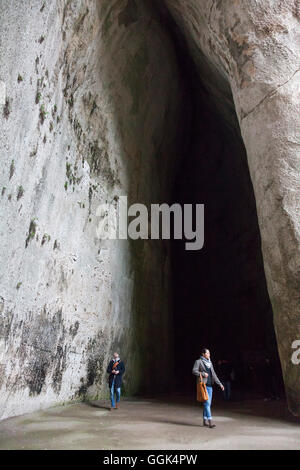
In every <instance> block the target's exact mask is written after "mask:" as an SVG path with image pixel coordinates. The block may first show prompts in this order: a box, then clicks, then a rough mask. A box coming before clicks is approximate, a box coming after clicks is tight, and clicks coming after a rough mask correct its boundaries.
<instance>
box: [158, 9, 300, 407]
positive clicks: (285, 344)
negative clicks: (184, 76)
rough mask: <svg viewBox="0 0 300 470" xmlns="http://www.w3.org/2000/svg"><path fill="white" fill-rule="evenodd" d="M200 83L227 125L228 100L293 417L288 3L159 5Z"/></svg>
mask: <svg viewBox="0 0 300 470" xmlns="http://www.w3.org/2000/svg"><path fill="white" fill-rule="evenodd" d="M165 4H166V6H167V7H168V9H169V11H170V12H171V14H172V15H173V17H174V19H175V21H176V23H177V24H178V26H179V29H180V30H181V31H182V32H183V33H184V35H185V37H186V40H187V42H188V44H189V49H190V51H191V54H192V56H193V57H194V59H195V62H196V63H197V66H198V69H199V72H200V75H201V79H202V83H203V84H204V86H205V87H206V89H207V90H208V91H209V92H210V94H211V97H212V99H213V100H214V101H215V103H216V105H217V106H218V107H219V110H220V113H221V114H222V115H223V116H225V118H226V119H227V121H228V123H230V120H231V115H232V99H231V96H230V95H231V93H232V97H233V102H234V107H235V111H236V114H237V118H238V122H239V126H240V129H241V134H242V137H243V140H244V143H245V147H246V151H247V158H248V165H249V170H250V175H251V179H252V183H253V187H254V193H255V199H256V206H257V214H258V221H259V227H260V232H261V238H262V252H263V260H264V268H265V274H266V279H267V285H268V291H269V295H270V299H271V302H272V307H273V314H274V325H275V331H276V335H277V342H278V350H279V354H280V359H281V365H282V371H283V379H284V382H285V388H286V393H287V399H288V404H289V408H290V410H291V411H292V412H293V413H294V414H299V413H300V394H299V390H300V367H299V365H296V364H293V363H292V362H291V356H292V352H293V349H292V343H293V341H295V340H297V339H300V299H299V291H300V281H299V273H300V250H299V244H300V225H299V221H300V218H299V215H300V213H299V208H300V166H299V131H300V121H299V104H300V95H299V90H300V25H299V21H300V6H299V2H298V1H296V0H286V1H281V0H264V1H249V2H246V1H240V0H228V1H216V0H210V1H205V2H199V1H198V0H165Z"/></svg>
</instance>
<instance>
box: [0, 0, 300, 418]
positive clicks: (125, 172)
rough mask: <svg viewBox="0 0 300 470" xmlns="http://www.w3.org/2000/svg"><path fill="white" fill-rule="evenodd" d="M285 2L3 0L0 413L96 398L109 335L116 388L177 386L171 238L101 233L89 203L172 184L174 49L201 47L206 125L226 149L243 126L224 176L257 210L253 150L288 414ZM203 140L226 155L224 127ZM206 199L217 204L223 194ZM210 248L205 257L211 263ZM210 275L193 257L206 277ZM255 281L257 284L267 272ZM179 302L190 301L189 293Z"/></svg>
mask: <svg viewBox="0 0 300 470" xmlns="http://www.w3.org/2000/svg"><path fill="white" fill-rule="evenodd" d="M25 3H26V4H25ZM296 5H297V2H296V1H295V2H293V1H291V0H286V1H284V2H282V1H279V0H278V1H274V0H264V1H261V2H240V1H233V0H228V1H226V2H219V1H205V2H204V1H203V2H200V1H199V0H164V2H162V1H158V2H156V1H154V0H153V1H149V0H74V1H73V0H72V1H69V0H64V1H61V0H55V1H52V2H43V1H42V0H30V1H28V2H19V1H17V0H10V1H9V0H3V1H2V2H1V5H0V18H2V19H4V21H2V20H1V24H0V60H1V63H0V65H1V67H0V104H1V117H0V119H1V131H0V151H1V172H0V179H1V181H0V184H1V186H0V192H1V194H0V198H1V229H0V247H1V274H0V275H1V277H0V368H1V374H0V396H1V400H0V416H1V418H6V417H8V416H12V415H16V414H21V413H25V412H28V411H32V410H35V409H38V408H41V407H47V406H50V405H53V404H57V403H61V402H67V401H71V400H76V399H84V398H89V397H96V396H99V397H107V398H108V390H107V383H106V367H107V363H108V361H109V359H110V357H111V354H112V352H113V351H114V350H118V351H119V352H120V354H121V356H122V357H123V358H124V360H125V361H126V369H127V374H126V375H125V377H124V388H123V392H124V393H128V394H133V393H143V392H145V391H146V392H154V391H166V390H169V389H171V390H172V387H173V385H172V384H173V379H174V377H176V374H177V373H178V370H177V369H176V364H175V362H174V356H173V352H174V348H175V347H176V348H178V350H179V349H180V348H181V343H180V342H177V344H176V345H174V344H173V342H174V333H173V326H174V325H173V320H172V312H173V308H172V299H174V295H173V293H172V290H171V253H170V245H169V243H168V242H167V241H165V240H163V241H159V240H137V241H133V240H99V238H98V237H97V227H98V223H99V217H98V216H97V208H98V206H99V204H103V203H108V204H113V205H116V204H117V201H118V198H119V197H120V196H121V195H127V196H128V202H129V204H131V203H134V202H142V203H144V204H147V205H149V204H151V203H161V202H168V201H169V200H170V198H171V190H172V187H173V183H174V179H175V175H176V170H177V169H178V168H179V162H180V161H182V159H183V158H182V157H183V156H184V158H185V157H188V155H187V154H184V152H186V150H185V151H184V149H185V148H187V136H190V138H191V139H193V135H192V134H191V133H189V132H188V126H189V123H190V116H189V110H191V109H192V106H193V104H192V103H191V101H192V100H191V96H192V95H191V93H190V90H189V83H187V81H186V80H187V79H186V77H185V78H184V77H183V75H184V74H183V68H184V63H185V61H184V60H185V58H184V56H185V55H186V56H188V57H191V58H192V59H193V61H194V62H195V64H196V68H197V73H198V76H199V87H200V86H201V90H202V92H201V93H203V96H204V95H205V97H206V98H205V99H204V98H203V103H204V101H205V100H207V102H208V103H209V105H207V106H208V107H207V108H206V110H207V111H206V112H208V113H210V111H209V109H210V107H211V109H212V110H213V111H212V112H211V113H210V118H209V119H207V129H209V132H210V133H211V140H212V141H213V139H214V135H215V130H214V126H215V125H216V124H215V119H214V114H213V113H215V115H216V116H218V119H220V122H222V123H223V124H222V126H223V125H224V129H226V128H227V129H228V133H227V137H226V138H225V137H224V139H225V140H226V139H227V141H230V140H232V141H233V142H234V139H237V140H236V143H233V144H232V147H230V145H229V147H227V150H226V152H227V153H226V155H228V157H230V148H232V149H233V153H234V155H235V156H237V157H238V155H239V153H243V151H244V150H243V149H242V150H241V145H240V144H241V142H242V141H241V137H242V139H243V143H244V144H245V148H246V152H247V161H246V160H245V159H244V163H243V164H242V165H241V167H239V164H238V163H237V160H236V159H234V158H233V159H232V161H233V164H234V165H235V174H236V178H234V177H232V176H229V177H228V179H227V181H228V182H232V184H233V185H234V187H235V190H236V194H238V192H239V191H240V193H241V194H242V197H241V199H242V200H243V201H247V198H248V199H249V201H250V203H249V207H248V209H247V211H249V220H250V223H251V224H252V223H253V224H255V223H256V218H255V217H256V215H255V216H253V212H254V213H255V207H254V206H255V204H253V202H254V199H251V197H253V195H252V196H251V197H250V196H249V195H250V193H251V191H252V186H251V184H249V182H250V179H249V178H248V175H246V170H247V162H248V166H249V172H250V177H251V181H252V184H253V189H254V195H255V201H256V208H257V215H258V224H259V229H260V234H261V243H262V254H263V266H264V270H265V274H266V279H267V286H268V292H269V295H270V299H271V302H272V307H273V312H274V325H275V330H276V335H277V341H278V350H279V354H280V359H281V365H282V371H283V378H284V382H285V387H286V392H287V397H288V403H289V408H290V410H291V411H292V412H293V413H294V414H299V413H300V398H299V396H300V394H299V389H300V368H299V367H300V366H297V365H295V364H293V363H292V362H291V356H292V352H293V350H292V348H291V346H292V343H293V341H294V340H296V339H300V300H299V271H300V253H299V220H300V219H299V198H300V194H299V191H300V190H299V188H300V185H299V180H300V177H299V175H300V171H299V170H300V167H299V161H298V160H299V158H297V157H298V155H299V150H298V149H299V112H298V111H299V101H300V98H299V76H300V72H299V67H300V57H299V50H300V44H299V41H300V39H299V11H298V9H297V6H296ZM163 6H165V8H162V7H163ZM168 15H171V17H172V18H173V20H174V21H175V23H176V25H177V28H175V27H174V25H173V23H172V25H171V20H170V18H169V17H168ZM179 37H180V38H181V39H179ZM182 38H184V40H185V41H186V44H184V45H183V42H182V41H183V39H182ZM179 46H180V51H179ZM185 47H186V49H185ZM200 84H201V85H200ZM200 95H201V94H200ZM200 95H199V96H198V97H197V100H195V103H197V104H196V106H199V107H201V100H202V98H201V96H200ZM195 103H194V106H195ZM198 103H199V105H198ZM199 119H200V121H201V119H202V118H201V116H200V118H199ZM200 121H199V122H200ZM195 132H196V133H197V129H195ZM201 132H202V134H200V133H199V135H198V137H197V139H198V140H197V139H195V142H194V143H193V146H194V151H195V152H196V154H197V152H198V151H199V152H200V150H201V152H203V153H204V154H205V152H206V149H207V148H208V147H207V146H206V143H205V139H201V136H202V135H205V133H206V128H205V126H204V125H203V129H202V131H201ZM222 132H223V131H222ZM224 132H225V131H224ZM239 133H240V134H241V135H239V137H237V134H239ZM208 135H210V134H209V133H208V134H207V135H206V139H207V141H208V140H209V138H208V137H207V136H208ZM216 135H217V134H216ZM224 135H225V134H224ZM231 136H232V139H231ZM239 139H240V140H239ZM213 145H214V146H215V147H216V150H213V151H212V154H213V153H214V152H215V155H221V154H222V148H221V146H220V148H217V147H218V146H219V143H218V142H214V144H213ZM198 146H199V147H198ZM201 146H202V147H201ZM209 148H211V147H209ZM212 158H215V159H214V161H212V160H211V159H210V158H208V159H207V162H208V163H207V165H208V166H206V164H205V162H203V161H201V162H200V163H199V165H198V170H199V171H201V180H200V181H201V182H202V184H203V186H202V188H203V191H202V193H201V192H200V194H199V193H198V196H199V197H200V196H201V197H202V196H203V200H199V201H198V202H204V200H205V202H207V203H208V206H209V202H210V201H209V197H210V192H209V184H208V182H207V178H210V177H211V178H212V181H213V182H214V185H217V184H218V181H219V182H220V183H221V184H223V186H222V190H224V191H225V190H226V187H227V186H226V185H225V184H224V179H223V176H224V174H225V173H222V174H221V173H220V177H219V176H217V175H218V171H219V168H217V166H218V158H219V157H218V158H217V157H212ZM244 170H245V171H244ZM243 171H244V173H243V176H242V172H243ZM226 172H227V175H228V174H229V173H230V165H227V166H226ZM209 175H211V176H209ZM239 178H241V180H240V181H238V182H237V179H239ZM242 178H243V179H242ZM243 181H245V185H244V184H243V183H242V182H243ZM244 186H247V189H246V190H245V189H244ZM248 186H249V188H248ZM251 194H252V193H251ZM237 197H238V196H237ZM205 198H206V199H205ZM234 199H236V198H235V197H231V196H229V197H228V198H227V199H226V201H229V202H230V203H233V201H234ZM187 202H190V201H187ZM212 205H213V204H212ZM246 205H247V202H245V206H246ZM214 210H215V212H213V214H218V213H219V211H220V207H218V208H217V209H214ZM240 210H241V212H240V216H239V217H237V218H236V224H237V230H236V238H237V239H239V242H238V243H241V248H232V253H235V254H237V253H238V254H241V253H246V251H247V246H248V245H247V243H244V242H243V241H241V240H240V238H239V236H238V235H239V233H241V232H242V229H243V227H246V225H247V223H246V222H247V212H246V214H244V215H243V208H242V206H241V209H240ZM250 214H252V215H250ZM210 216H211V215H210ZM229 217H230V216H229ZM241 219H243V220H242V223H241ZM208 220H209V219H208ZM211 220H214V217H213V216H211ZM227 220H228V219H227ZM230 220H232V221H235V219H234V218H232V219H230ZM242 225H243V226H242ZM208 230H209V231H210V232H211V233H212V229H211V228H208ZM249 233H250V231H249ZM212 236H213V234H212ZM247 237H248V235H247V236H246V238H247ZM250 238H251V234H250V235H249V238H248V239H249V240H250ZM229 239H230V236H229V237H228V240H229ZM257 240H258V238H257V237H256V238H255V243H254V245H257ZM246 241H247V240H246ZM235 246H237V245H235ZM230 250H231V248H230ZM251 250H252V249H251ZM255 250H256V251H255ZM258 251H259V249H258V248H257V247H256V248H255V249H254V251H251V254H253V253H254V256H251V262H250V263H249V264H250V265H251V267H250V268H249V273H248V274H245V278H244V279H243V282H244V285H246V283H247V281H248V279H250V278H252V279H258V278H260V277H262V271H263V268H262V263H261V260H259V261H258V262H257V263H258V264H259V268H258V269H257V270H256V269H255V262H256V261H255V260H256V254H257V253H258ZM205 256H206V255H205ZM209 256H210V255H209ZM212 261H214V262H215V261H216V262H217V257H215V258H213V257H212V258H209V260H208V261H207V263H208V264H207V266H209V265H210V264H211V262H212ZM216 271H218V269H217V270H216ZM224 272H225V271H224ZM224 272H223V275H224ZM189 275H191V276H192V275H193V273H192V270H190V271H189ZM234 276H235V278H234V282H235V283H236V291H238V290H239V287H240V285H241V284H239V281H238V277H239V276H238V274H236V273H235V274H234ZM247 276H248V277H247ZM206 277H207V276H206V273H203V272H202V278H201V279H202V280H203V282H205V279H206ZM224 278H225V275H224ZM257 282H258V281H257ZM188 283H189V281H187V284H188ZM261 292H262V294H261V297H262V298H263V299H266V297H267V294H266V293H265V292H264V286H263V284H261ZM257 299H259V296H258V297H257ZM187 301H188V299H187ZM198 302H199V303H201V305H202V306H203V305H205V309H206V311H207V312H209V308H212V303H211V297H210V298H209V297H208V296H206V298H205V293H204V297H203V298H199V299H198ZM243 302H244V307H245V308H247V305H248V306H249V305H251V306H252V305H253V309H255V308H256V306H257V308H258V307H259V305H258V303H259V300H257V301H255V302H256V303H255V302H253V303H252V304H249V301H248V300H247V298H245V299H243ZM216 305H217V304H216ZM203 309H204V307H203ZM250 314H251V312H249V315H250ZM181 315H183V316H186V315H188V311H186V310H185V309H184V308H183V310H182V312H181ZM195 315H197V309H196V310H195ZM257 316H259V315H257ZM176 321H177V320H176ZM192 325H195V323H192ZM245 325H246V323H245ZM178 326H179V323H177V330H178ZM196 334H198V332H197V333H196ZM216 334H217V331H216ZM189 335H195V331H193V328H190V326H189V328H188V330H187V331H186V337H185V342H186V344H188V343H189ZM217 336H218V335H217ZM186 367H187V369H190V365H189V362H187V366H186ZM177 379H178V377H177ZM180 379H181V378H179V380H180Z"/></svg>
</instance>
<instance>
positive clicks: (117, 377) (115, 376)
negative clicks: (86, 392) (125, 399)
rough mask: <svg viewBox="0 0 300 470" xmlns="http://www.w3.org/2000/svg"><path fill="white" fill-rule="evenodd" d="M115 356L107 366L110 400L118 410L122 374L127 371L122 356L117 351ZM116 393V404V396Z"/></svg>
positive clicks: (112, 405)
mask: <svg viewBox="0 0 300 470" xmlns="http://www.w3.org/2000/svg"><path fill="white" fill-rule="evenodd" d="M113 356H114V358H113V359H112V360H111V361H110V363H109V364H108V367H107V371H106V372H107V373H108V374H109V378H108V384H109V388H110V401H111V408H110V410H112V409H115V410H117V409H118V406H119V402H120V396H121V385H122V376H123V374H124V372H125V366H124V363H123V361H121V359H120V356H119V354H118V353H117V352H115V353H114V354H113ZM115 394H116V404H115V397H114V395H115Z"/></svg>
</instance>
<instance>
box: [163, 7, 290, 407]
mask: <svg viewBox="0 0 300 470" xmlns="http://www.w3.org/2000/svg"><path fill="white" fill-rule="evenodd" d="M161 12H162V17H163V21H164V22H165V24H167V27H168V29H169V32H170V34H171V36H172V38H173V41H174V44H175V49H176V53H177V60H178V66H179V70H180V74H181V77H180V79H181V83H182V102H183V105H182V121H181V125H180V129H179V130H178V133H179V135H180V136H181V139H180V146H179V151H178V153H179V154H180V155H179V158H178V166H177V172H176V175H175V178H174V184H173V191H172V196H171V203H180V204H182V205H183V204H204V213H205V215H204V246H203V248H202V249H201V250H198V251H188V250H186V249H185V242H186V240H184V239H183V240H174V239H173V240H172V241H171V265H172V296H173V299H172V304H173V326H174V351H173V362H174V367H173V368H172V370H174V371H175V376H174V383H173V385H172V387H174V389H175V390H176V391H177V392H179V393H182V394H184V395H190V396H193V395H195V376H193V375H192V367H193V364H194V361H195V360H196V359H197V358H199V356H200V353H201V349H202V348H203V347H206V348H208V349H209V350H210V352H211V358H212V361H213V363H214V365H215V369H216V372H217V374H218V371H219V373H220V374H219V375H221V370H220V367H219V366H218V362H219V361H220V360H222V359H226V360H227V361H229V362H230V363H231V365H232V367H233V371H234V375H233V378H234V380H233V382H232V383H233V389H232V397H233V399H238V400H239V399H243V398H246V397H248V396H249V395H251V396H259V397H264V395H265V393H266V389H265V388H266V383H265V378H264V374H265V367H266V363H265V358H266V357H268V358H269V359H270V361H271V364H272V367H271V374H272V376H273V377H274V378H275V382H274V384H273V385H274V387H273V388H275V389H276V394H280V395H281V396H283V395H284V387H283V381H282V373H281V366H280V360H279V356H278V351H277V343H276V336H275V332H274V326H273V313H272V306H271V302H270V299H269V295H268V290H267V284H266V278H265V272H264V266H263V258H262V252H261V239H260V231H259V225H258V219H257V211H256V202H255V196H254V192H253V187H252V183H251V178H250V174H249V169H248V162H247V154H246V150H245V147H244V143H243V139H242V136H241V133H240V128H239V123H238V119H237V117H236V114H235V109H234V103H233V98H232V95H231V90H230V87H229V84H228V83H226V82H225V81H224V78H223V77H221V76H218V75H216V74H214V70H213V68H211V67H210V64H209V63H208V61H207V59H206V58H205V57H204V56H201V52H200V51H199V61H198V64H195V62H194V60H193V59H192V57H191V55H190V53H189V50H188V46H187V44H186V41H185V38H184V37H183V34H182V33H181V31H180V30H179V28H178V27H177V25H176V23H175V21H173V20H172V18H171V16H170V15H169V14H168V12H167V11H166V9H165V10H164V9H161ZM220 378H221V377H220Z"/></svg>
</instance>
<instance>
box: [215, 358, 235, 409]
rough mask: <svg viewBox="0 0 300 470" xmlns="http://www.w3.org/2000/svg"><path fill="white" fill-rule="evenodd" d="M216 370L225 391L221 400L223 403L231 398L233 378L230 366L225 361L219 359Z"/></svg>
mask: <svg viewBox="0 0 300 470" xmlns="http://www.w3.org/2000/svg"><path fill="white" fill-rule="evenodd" d="M218 370H219V374H220V377H221V380H222V384H223V385H224V387H225V390H224V391H223V398H224V400H225V401H229V400H230V397H231V380H232V377H233V368H232V365H231V363H230V362H229V361H228V360H227V359H220V360H219V361H218Z"/></svg>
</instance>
